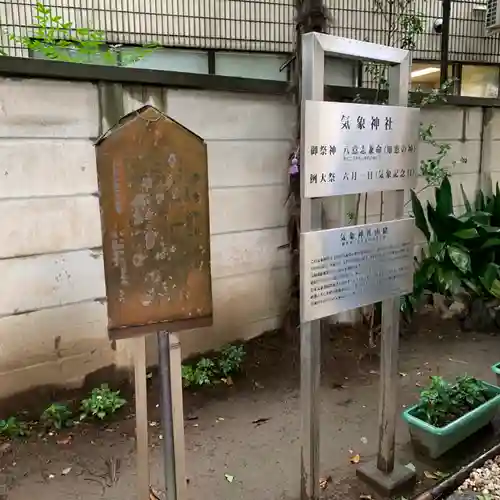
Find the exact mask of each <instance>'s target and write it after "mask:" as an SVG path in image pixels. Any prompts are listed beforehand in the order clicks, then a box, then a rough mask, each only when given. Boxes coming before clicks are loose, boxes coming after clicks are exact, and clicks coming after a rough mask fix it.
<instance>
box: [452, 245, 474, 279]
mask: <svg viewBox="0 0 500 500" xmlns="http://www.w3.org/2000/svg"><path fill="white" fill-rule="evenodd" d="M448 255H449V256H450V259H451V261H452V262H453V264H454V265H455V266H456V267H457V268H458V269H459V270H460V271H462V272H463V273H467V272H469V271H470V270H471V261H470V255H469V254H468V253H467V252H466V251H464V250H462V249H461V248H458V247H456V246H449V247H448Z"/></svg>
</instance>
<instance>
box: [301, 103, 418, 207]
mask: <svg viewBox="0 0 500 500" xmlns="http://www.w3.org/2000/svg"><path fill="white" fill-rule="evenodd" d="M419 126H420V110H418V109H415V108H405V107H403V106H380V105H372V104H351V103H343V102H320V101H306V103H305V123H304V134H305V135H304V143H305V144H304V146H305V150H304V151H301V154H300V156H301V165H303V168H304V171H305V179H304V181H305V182H304V188H303V189H304V196H305V197H306V198H320V197H326V196H335V195H344V194H354V193H366V192H373V191H393V190H398V189H408V188H413V187H414V186H415V183H416V180H417V176H418V164H419V162H418V151H417V149H418V142H419Z"/></svg>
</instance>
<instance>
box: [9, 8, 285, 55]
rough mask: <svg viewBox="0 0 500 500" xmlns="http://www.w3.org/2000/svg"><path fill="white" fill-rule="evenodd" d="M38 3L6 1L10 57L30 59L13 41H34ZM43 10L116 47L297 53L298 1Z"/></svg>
mask: <svg viewBox="0 0 500 500" xmlns="http://www.w3.org/2000/svg"><path fill="white" fill-rule="evenodd" d="M36 3H37V2H36V0H0V22H1V24H2V31H3V36H2V46H3V49H4V51H5V52H7V53H8V54H9V55H12V56H26V55H27V54H26V52H25V51H24V50H23V49H22V47H21V46H20V45H19V44H16V43H15V41H12V40H11V39H10V35H11V34H14V35H16V36H26V35H27V36H32V35H33V33H34V29H33V26H34V25H35V24H36V19H35V16H36ZM43 4H44V5H45V6H47V7H50V9H51V13H52V14H54V15H56V16H61V18H62V19H63V20H64V21H65V22H71V23H72V27H74V28H91V29H93V30H98V31H103V32H104V33H105V35H106V38H107V40H108V41H109V42H111V43H121V44H140V45H142V44H146V43H157V44H159V45H163V46H167V47H187V48H201V49H222V50H224V49H225V50H246V51H262V52H290V51H291V50H292V41H293V36H294V18H295V4H294V0H45V1H44V2H43ZM145 6H147V7H146V8H145Z"/></svg>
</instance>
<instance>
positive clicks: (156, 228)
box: [96, 106, 212, 338]
mask: <svg viewBox="0 0 500 500" xmlns="http://www.w3.org/2000/svg"><path fill="white" fill-rule="evenodd" d="M96 155H97V172H98V178H99V193H100V205H101V221H102V230H103V252H104V268H105V277H106V292H107V302H108V329H109V332H110V336H111V337H112V338H125V337H133V336H135V335H141V334H146V333H152V332H155V331H158V330H168V331H177V330H180V329H190V328H195V327H200V326H209V325H210V324H211V323H212V290H211V276H210V227H209V202H208V169H207V150H206V145H205V143H204V142H203V140H202V139H201V138H200V137H198V136H197V135H195V134H193V133H192V132H190V131H189V130H187V129H186V128H184V127H183V126H182V125H180V124H179V123H177V122H175V121H174V120H172V119H170V118H168V117H167V116H165V115H164V114H162V113H161V112H160V111H158V110H157V109H156V108H154V107H151V106H146V107H144V108H142V109H140V110H138V111H136V112H133V113H131V114H130V115H127V116H126V117H124V118H123V119H122V120H121V121H120V123H119V124H118V125H116V126H115V127H114V128H112V129H111V130H110V131H109V132H108V133H107V134H105V135H104V136H103V137H102V138H101V139H99V141H98V142H97V143H96Z"/></svg>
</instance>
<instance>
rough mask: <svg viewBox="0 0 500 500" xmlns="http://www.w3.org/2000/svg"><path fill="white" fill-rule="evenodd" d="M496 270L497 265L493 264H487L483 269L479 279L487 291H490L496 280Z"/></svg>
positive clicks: (497, 268)
mask: <svg viewBox="0 0 500 500" xmlns="http://www.w3.org/2000/svg"><path fill="white" fill-rule="evenodd" d="M498 270H499V267H498V265H497V264H495V263H493V262H489V263H488V264H487V265H486V267H485V268H484V272H483V275H482V276H481V278H480V279H481V282H482V284H483V285H484V287H485V288H486V289H487V290H490V289H491V287H492V286H493V282H494V281H495V280H496V279H497V278H498Z"/></svg>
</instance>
